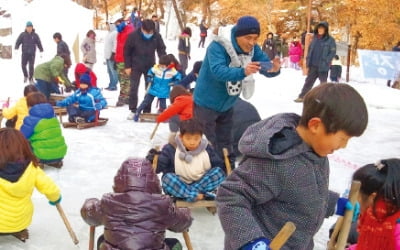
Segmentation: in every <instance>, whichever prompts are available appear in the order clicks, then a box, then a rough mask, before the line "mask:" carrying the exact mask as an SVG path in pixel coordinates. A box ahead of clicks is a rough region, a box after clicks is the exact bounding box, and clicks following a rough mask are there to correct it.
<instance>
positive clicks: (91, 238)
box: [89, 226, 96, 250]
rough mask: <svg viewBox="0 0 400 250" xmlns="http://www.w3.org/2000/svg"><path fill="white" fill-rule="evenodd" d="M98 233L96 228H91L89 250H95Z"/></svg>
mask: <svg viewBox="0 0 400 250" xmlns="http://www.w3.org/2000/svg"><path fill="white" fill-rule="evenodd" d="M95 232H96V227H95V226H90V228H89V250H94V234H95Z"/></svg>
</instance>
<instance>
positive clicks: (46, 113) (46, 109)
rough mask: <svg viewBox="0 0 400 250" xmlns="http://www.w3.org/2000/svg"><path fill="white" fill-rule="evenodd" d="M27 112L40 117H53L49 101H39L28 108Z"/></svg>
mask: <svg viewBox="0 0 400 250" xmlns="http://www.w3.org/2000/svg"><path fill="white" fill-rule="evenodd" d="M29 114H30V115H31V116H35V117H40V118H53V117H54V116H55V114H54V109H53V107H52V106H51V104H50V103H39V104H36V105H34V106H33V107H32V108H31V109H30V110H29Z"/></svg>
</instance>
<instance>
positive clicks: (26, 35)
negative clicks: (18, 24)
mask: <svg viewBox="0 0 400 250" xmlns="http://www.w3.org/2000/svg"><path fill="white" fill-rule="evenodd" d="M21 44H22V53H21V67H22V72H23V74H24V82H27V81H28V78H29V82H30V83H31V84H33V71H34V68H35V55H36V47H38V49H39V50H40V52H43V47H42V42H41V41H40V38H39V35H38V34H36V32H35V29H34V28H33V24H32V22H30V21H28V22H27V23H26V28H25V31H24V32H22V33H21V34H20V35H19V36H18V38H17V41H16V42H15V49H16V50H18V49H19V46H20V45H21ZM27 64H29V66H28V67H29V74H28V70H27V69H26V65H27Z"/></svg>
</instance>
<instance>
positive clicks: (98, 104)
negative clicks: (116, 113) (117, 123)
mask: <svg viewBox="0 0 400 250" xmlns="http://www.w3.org/2000/svg"><path fill="white" fill-rule="evenodd" d="M101 108H102V107H101V104H100V103H95V104H94V109H95V110H100V109H101Z"/></svg>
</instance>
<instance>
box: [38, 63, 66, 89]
mask: <svg viewBox="0 0 400 250" xmlns="http://www.w3.org/2000/svg"><path fill="white" fill-rule="evenodd" d="M33 77H34V78H35V79H36V80H37V79H40V80H43V81H45V82H48V83H52V82H56V80H55V79H56V78H57V77H61V79H62V80H63V82H64V83H63V84H64V85H65V86H66V87H68V86H71V82H70V81H69V80H68V78H67V77H66V76H65V75H64V59H63V58H62V57H61V56H55V57H54V58H53V59H51V60H50V61H48V62H45V63H42V64H39V65H38V66H36V68H35V72H34V73H33Z"/></svg>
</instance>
